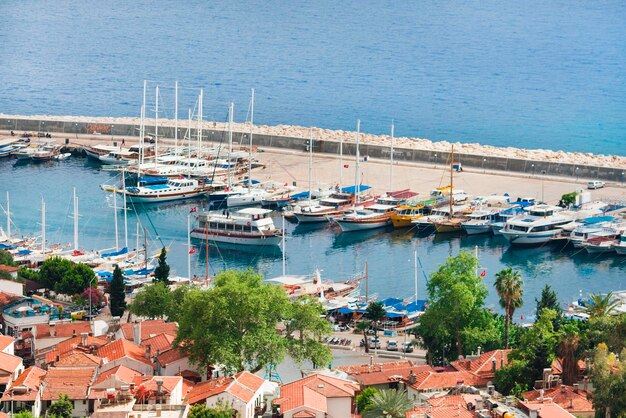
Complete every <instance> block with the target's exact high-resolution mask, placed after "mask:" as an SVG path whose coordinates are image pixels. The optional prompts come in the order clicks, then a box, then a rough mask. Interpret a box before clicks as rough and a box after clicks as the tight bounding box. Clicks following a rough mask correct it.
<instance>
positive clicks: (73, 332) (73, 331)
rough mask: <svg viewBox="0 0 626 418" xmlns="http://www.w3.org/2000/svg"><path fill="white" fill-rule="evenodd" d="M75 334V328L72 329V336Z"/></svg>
mask: <svg viewBox="0 0 626 418" xmlns="http://www.w3.org/2000/svg"><path fill="white" fill-rule="evenodd" d="M75 336H76V328H74V329H73V330H72V337H75Z"/></svg>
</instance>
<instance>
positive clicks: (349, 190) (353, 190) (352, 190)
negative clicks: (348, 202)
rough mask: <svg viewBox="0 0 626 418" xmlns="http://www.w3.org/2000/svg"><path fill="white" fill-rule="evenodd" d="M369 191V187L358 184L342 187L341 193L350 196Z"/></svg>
mask: <svg viewBox="0 0 626 418" xmlns="http://www.w3.org/2000/svg"><path fill="white" fill-rule="evenodd" d="M369 189H371V187H370V186H366V185H364V184H360V185H358V186H346V187H342V188H341V191H342V192H344V193H350V194H355V193H356V192H357V190H358V192H359V193H360V192H364V191H366V190H369Z"/></svg>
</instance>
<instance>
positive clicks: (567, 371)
mask: <svg viewBox="0 0 626 418" xmlns="http://www.w3.org/2000/svg"><path fill="white" fill-rule="evenodd" d="M579 346H580V334H578V328H576V327H575V326H573V325H572V324H567V325H565V327H564V328H563V330H562V331H561V333H560V335H559V345H558V346H557V353H558V355H559V357H561V359H562V360H561V364H562V366H563V376H562V377H563V383H565V384H566V385H572V384H574V383H576V382H578V364H577V359H576V352H577V350H578V347H579Z"/></svg>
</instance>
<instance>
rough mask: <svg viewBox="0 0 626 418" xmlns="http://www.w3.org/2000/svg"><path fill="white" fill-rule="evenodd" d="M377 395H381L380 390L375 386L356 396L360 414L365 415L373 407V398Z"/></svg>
mask: <svg viewBox="0 0 626 418" xmlns="http://www.w3.org/2000/svg"><path fill="white" fill-rule="evenodd" d="M377 393H380V392H379V391H378V389H376V388H375V387H373V386H368V387H366V388H365V389H363V390H362V391H361V393H359V394H358V395H356V409H357V411H358V412H359V413H361V414H362V413H363V412H364V411H366V410H367V408H368V407H369V406H370V405H372V398H373V397H374V395H376V394H377Z"/></svg>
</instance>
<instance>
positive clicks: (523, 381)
mask: <svg viewBox="0 0 626 418" xmlns="http://www.w3.org/2000/svg"><path fill="white" fill-rule="evenodd" d="M528 381H529V379H528V363H527V362H526V360H513V361H510V362H509V364H507V365H506V366H504V367H501V368H499V369H498V370H496V375H495V378H494V379H493V383H494V386H495V387H496V390H497V391H498V392H500V393H502V394H504V395H507V396H508V395H514V396H517V397H520V395H521V393H523V392H526V391H527V390H528V389H529V387H530V386H529V383H528Z"/></svg>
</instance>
